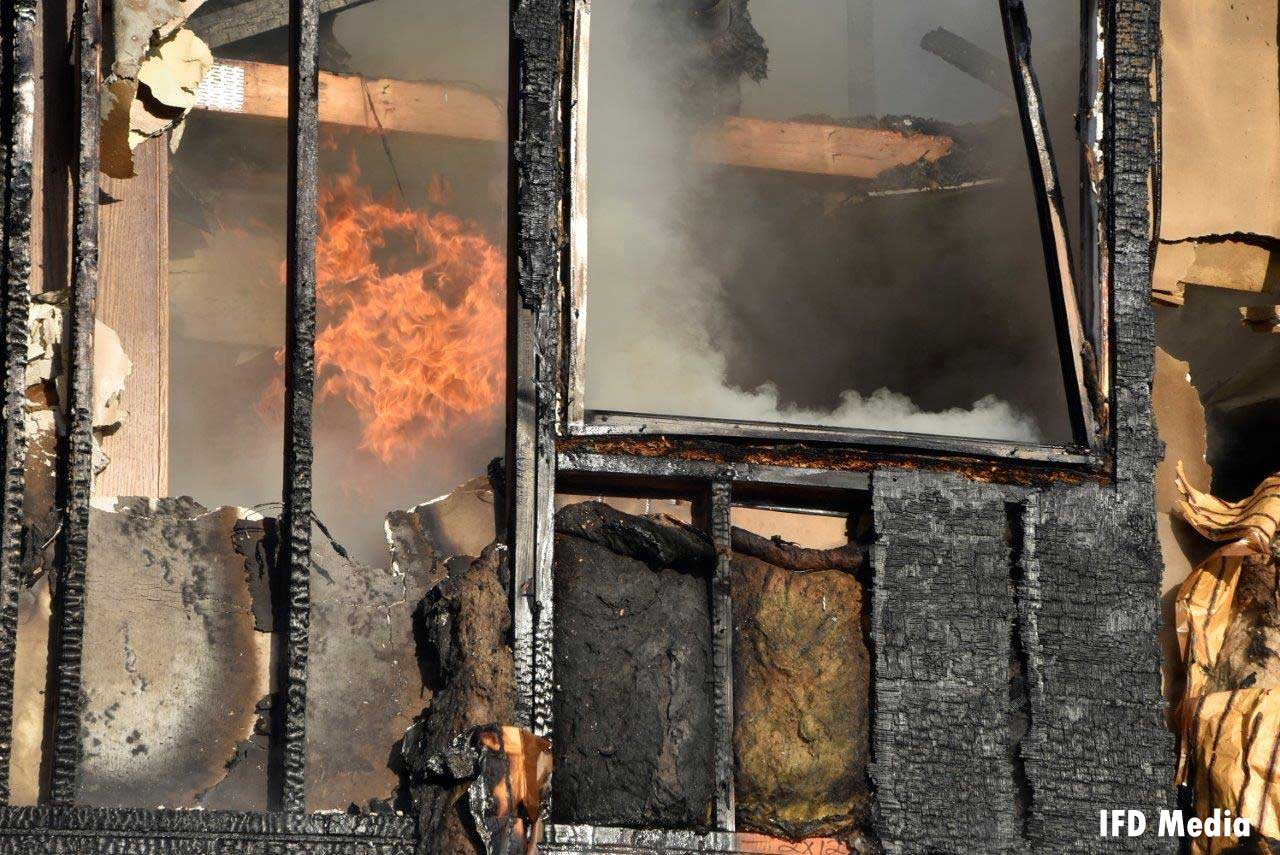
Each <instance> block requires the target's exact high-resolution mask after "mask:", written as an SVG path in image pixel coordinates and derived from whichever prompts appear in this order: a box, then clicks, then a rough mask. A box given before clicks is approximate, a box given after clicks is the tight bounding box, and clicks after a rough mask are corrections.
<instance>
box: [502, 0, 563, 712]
mask: <svg viewBox="0 0 1280 855" xmlns="http://www.w3.org/2000/svg"><path fill="white" fill-rule="evenodd" d="M563 10H564V7H563V0H512V4H511V58H510V66H511V75H512V76H511V87H510V92H511V102H510V110H509V115H508V122H509V128H508V133H509V135H510V146H509V151H510V158H511V159H510V162H509V176H510V179H509V181H510V183H509V189H508V193H509V210H510V212H511V213H510V223H511V225H510V229H511V231H510V234H509V247H510V251H509V252H508V265H509V266H508V273H507V281H508V289H507V290H508V300H509V313H510V314H509V326H510V333H511V334H510V336H509V340H510V342H511V347H512V353H511V355H510V357H509V360H508V364H509V366H510V368H511V370H509V371H508V377H509V378H510V380H509V382H510V388H509V391H508V421H509V424H510V428H509V434H508V435H509V436H510V437H511V439H510V442H511V444H512V447H511V448H510V449H509V454H508V458H509V459H510V460H511V461H512V463H511V473H510V477H509V478H508V479H507V483H508V484H509V485H510V489H509V493H508V494H509V496H510V502H511V506H510V508H509V513H510V525H508V527H507V531H508V536H509V541H508V542H509V544H510V548H511V567H512V570H511V572H512V578H513V581H514V584H513V585H512V591H513V593H512V596H513V609H514V626H515V631H514V635H515V639H514V649H515V665H516V686H517V698H516V723H517V724H519V725H520V726H521V727H526V728H528V729H530V730H532V731H533V732H534V733H536V734H538V735H539V736H550V734H551V732H552V729H553V723H552V712H551V710H552V697H551V695H552V685H553V679H552V673H553V651H552V624H553V619H554V614H553V608H552V580H551V576H552V561H553V556H552V544H553V542H554V520H553V515H554V511H555V507H554V500H555V472H556V448H555V435H556V419H557V411H556V383H557V375H558V372H559V367H560V364H561V363H560V358H559V354H560V301H559V299H558V288H559V283H560V277H561V275H562V273H563V268H562V264H563V260H564V253H563V239H564V236H565V234H566V228H565V218H566V211H565V205H564V198H565V186H564V179H565V164H564V160H563V156H564V155H563V152H564V149H565V138H564V128H565V122H564V110H565V106H566V105H565V98H566V97H567V88H566V87H565V85H564V83H565V62H566V55H567V54H566V50H567V48H566V32H565V31H566V27H565V20H566V18H565V16H564V15H563V14H562V12H563Z"/></svg>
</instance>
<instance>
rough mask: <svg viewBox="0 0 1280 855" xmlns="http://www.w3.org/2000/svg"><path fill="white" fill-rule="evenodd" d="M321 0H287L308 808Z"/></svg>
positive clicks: (299, 754) (289, 560)
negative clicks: (309, 647)
mask: <svg viewBox="0 0 1280 855" xmlns="http://www.w3.org/2000/svg"><path fill="white" fill-rule="evenodd" d="M319 32H320V8H319V0H289V184H288V187H289V200H288V257H287V259H286V268H285V269H286V282H287V288H288V293H287V297H286V300H287V304H286V314H287V318H288V330H287V334H286V339H285V422H284V431H285V437H284V441H285V446H284V447H285V453H284V518H283V525H282V526H281V529H282V537H281V556H282V559H283V562H282V563H283V566H285V567H287V568H288V633H287V638H286V653H285V656H284V657H283V659H284V661H283V663H282V666H283V671H284V673H283V674H282V675H281V681H280V684H281V686H282V687H283V690H284V711H283V715H282V716H280V717H278V718H277V721H281V722H282V724H283V732H282V733H278V734H277V738H279V739H281V740H282V742H283V747H282V754H283V776H282V780H281V781H280V782H279V804H280V807H281V808H283V809H284V810H285V811H287V812H289V813H305V812H306V716H307V652H308V646H309V638H308V636H309V624H310V612H311V516H312V514H311V470H312V460H313V457H314V449H313V446H312V438H311V413H312V397H313V391H314V387H315V332H316V230H317V227H318V215H317V211H316V187H317V178H318V164H317V149H318V137H319V119H318V107H319V75H318V66H319V44H320V42H319Z"/></svg>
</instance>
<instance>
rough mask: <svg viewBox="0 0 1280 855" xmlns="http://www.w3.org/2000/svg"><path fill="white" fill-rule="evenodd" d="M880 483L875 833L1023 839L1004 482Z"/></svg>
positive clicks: (947, 842)
mask: <svg viewBox="0 0 1280 855" xmlns="http://www.w3.org/2000/svg"><path fill="white" fill-rule="evenodd" d="M872 495H873V501H874V509H875V526H876V534H877V538H878V539H877V541H876V544H875V546H874V547H873V552H872V562H873V565H874V567H875V594H874V601H873V608H872V634H873V636H874V637H875V639H876V644H875V655H876V666H875V669H876V670H875V680H876V689H875V697H876V714H875V722H874V733H873V744H874V757H875V760H874V762H873V764H872V777H873V778H874V779H875V781H876V785H877V786H876V797H877V800H878V802H879V807H880V815H879V820H878V822H877V831H878V832H879V836H880V840H881V842H882V843H883V844H884V847H885V849H886V851H888V852H890V853H896V852H917V851H933V850H940V851H957V850H965V849H975V850H977V849H980V850H982V851H985V852H1017V851H1022V850H1024V849H1025V848H1026V846H1025V841H1023V840H1022V838H1021V835H1020V829H1019V826H1018V822H1017V821H1016V817H1015V812H1014V808H1015V800H1016V795H1015V788H1014V778H1013V774H1012V769H1011V768H1010V766H1009V763H1008V747H1009V727H1008V722H1007V718H1008V697H1009V644H1010V636H1011V628H1012V624H1013V615H1014V605H1013V598H1012V596H1011V595H1010V590H1009V584H1010V566H1011V565H1010V556H1011V552H1010V545H1009V543H1008V542H1007V540H1006V535H1007V517H1006V512H1005V495H1006V494H1005V491H1004V490H1002V489H1001V488H998V487H993V486H990V485H984V484H976V483H973V482H968V481H965V480H963V479H960V478H957V477H954V476H947V475H927V474H917V473H894V472H887V471H886V472H877V473H876V477H875V480H874V483H873V485H872ZM957 781H964V782H965V785H964V786H963V787H957V786H956V782H957ZM1091 830H1093V831H1096V829H1091Z"/></svg>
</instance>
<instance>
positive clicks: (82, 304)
mask: <svg viewBox="0 0 1280 855" xmlns="http://www.w3.org/2000/svg"><path fill="white" fill-rule="evenodd" d="M100 31H101V21H100V17H99V9H98V4H97V3H96V2H94V0H82V2H80V3H79V5H78V7H77V12H76V36H77V38H76V67H77V71H78V73H79V88H78V91H77V98H76V106H77V108H78V109H77V121H78V143H77V145H78V150H77V155H76V170H75V212H74V215H73V225H72V233H73V237H74V252H73V256H74V258H73V262H72V264H73V273H72V280H71V322H70V329H71V347H70V352H71V358H70V369H69V377H68V384H67V385H68V402H67V416H68V420H69V422H70V425H69V428H68V436H67V438H66V442H65V445H64V448H63V454H64V455H65V456H64V458H63V459H64V460H66V463H65V465H64V467H63V470H62V478H61V481H60V484H59V493H60V496H61V497H62V500H63V502H64V503H65V505H64V506H65V509H66V510H65V512H66V519H65V522H64V524H63V528H62V543H61V547H62V555H61V559H62V563H61V567H60V568H59V570H60V572H59V574H58V583H59V585H58V595H57V600H56V604H55V606H54V620H55V621H56V623H57V629H56V632H57V640H56V648H57V658H58V662H57V679H56V687H55V697H54V713H53V717H54V720H53V727H52V730H53V746H52V748H53V760H52V778H51V782H50V787H49V795H50V801H51V803H52V804H55V805H65V804H70V803H73V802H74V801H75V800H76V797H77V795H78V793H79V789H80V758H81V754H82V751H83V747H82V744H81V732H82V728H81V721H80V712H81V703H82V698H83V693H82V689H81V669H82V665H83V655H84V618H85V612H84V608H85V587H84V586H85V565H86V564H87V563H88V552H89V496H90V492H91V489H92V485H93V328H94V299H95V296H96V293H97V289H98V166H99V145H98V144H99V109H98V77H99V71H98V69H99V65H100V59H101V52H102V48H101V44H100V40H99V39H100V35H99V34H100Z"/></svg>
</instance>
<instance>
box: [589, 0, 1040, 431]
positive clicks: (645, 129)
mask: <svg viewBox="0 0 1280 855" xmlns="http://www.w3.org/2000/svg"><path fill="white" fill-rule="evenodd" d="M788 5H789V6H790V5H791V4H788ZM799 5H805V4H799ZM650 9H652V4H651V3H646V2H644V0H638V2H637V0H630V2H619V0H613V2H608V3H596V4H595V8H594V10H593V12H592V15H593V23H592V36H591V38H592V42H591V63H590V102H589V103H590V121H589V123H588V133H589V140H588V153H589V179H588V186H589V194H590V195H589V200H588V206H589V207H588V210H589V217H590V228H589V278H590V284H589V299H588V302H587V325H588V326H587V358H586V365H587V378H586V395H587V405H588V406H589V407H590V408H592V409H601V410H621V411H628V412H642V413H653V414H666V415H684V416H699V417H704V418H725V419H741V420H755V421H767V422H785V423H791V424H811V425H824V426H840V427H855V428H866V429H882V430H896V431H908V432H914V433H926V434H944V435H950V436H969V437H984V438H992V439H1009V440H1019V441H1036V440H1037V439H1038V438H1039V431H1038V429H1037V426H1036V423H1035V421H1034V420H1033V419H1032V418H1031V417H1030V416H1028V415H1027V414H1025V413H1023V412H1020V411H1018V410H1017V409H1015V408H1014V407H1012V406H1011V405H1010V404H1008V403H1007V402H1005V401H1003V400H1000V399H998V398H996V397H994V396H990V395H988V396H984V397H981V398H979V399H978V400H975V401H973V402H972V405H971V406H969V407H967V408H953V409H946V410H943V411H941V412H926V411H924V410H922V409H921V408H920V407H919V406H917V405H916V404H915V403H914V402H913V401H912V399H911V398H910V397H908V396H907V395H905V394H902V392H901V391H895V390H891V389H888V388H880V389H877V390H875V391H873V392H871V393H870V394H860V393H859V392H857V391H854V390H846V391H844V392H843V394H842V395H841V396H840V400H839V404H838V405H837V406H835V407H834V408H832V409H812V408H801V407H796V406H791V405H788V404H787V403H785V402H784V397H783V396H782V395H781V394H780V391H779V389H778V388H777V387H776V386H775V385H773V384H771V383H770V384H765V385H762V386H760V387H758V388H754V389H742V388H735V387H734V386H732V385H731V384H730V383H729V382H728V380H727V378H728V376H729V375H728V357H727V355H726V353H725V352H724V351H723V350H722V349H721V348H720V347H719V346H718V344H717V339H718V338H721V337H723V335H725V334H726V327H727V320H726V318H727V307H728V305H729V302H728V301H729V300H731V299H732V295H731V294H730V293H729V289H730V287H731V285H730V284H729V283H726V281H725V279H724V278H723V274H722V271H726V270H729V269H732V263H733V260H734V255H735V251H736V250H735V247H733V246H716V247H710V248H709V247H706V246H695V245H693V240H692V239H691V237H690V230H689V229H688V228H686V227H685V226H684V225H683V224H685V223H687V222H688V221H689V219H690V217H691V216H693V213H692V212H693V210H694V207H693V206H694V205H695V203H700V206H699V207H698V208H697V210H699V211H702V212H704V213H702V214H700V215H702V216H705V211H706V209H707V206H706V204H705V198H706V196H705V194H707V193H708V192H710V190H709V183H708V181H709V177H710V168H709V167H705V166H699V165H696V164H694V163H692V162H691V160H690V158H689V156H688V151H689V149H690V144H689V140H690V138H691V136H692V134H693V133H694V132H696V130H697V128H696V127H694V126H692V125H691V124H690V123H688V122H687V121H685V120H683V119H682V118H681V117H680V116H679V115H677V114H676V111H675V110H674V109H673V107H672V99H671V97H670V95H669V92H667V91H664V88H663V85H664V84H663V82H662V81H661V80H659V79H658V78H659V76H660V75H661V74H663V73H664V68H663V63H662V61H661V59H657V58H655V59H654V60H653V61H652V62H637V58H636V51H635V47H634V45H635V43H636V40H637V39H638V38H640V37H641V35H640V29H639V28H643V27H650V26H654V22H653V21H652V20H647V19H648V18H651V17H652V16H651V15H646V11H647V10H650ZM766 35H767V33H766ZM722 213H723V216H725V217H741V216H747V217H750V216H753V212H750V211H746V212H744V211H723V212H722ZM757 216H758V215H757ZM778 287H779V288H785V287H787V286H786V283H785V282H779V283H778ZM815 311H816V309H815ZM928 344H929V343H928V342H920V343H919V347H921V348H927V347H928ZM741 346H742V345H741V343H739V345H738V347H739V348H741ZM822 346H823V343H822V342H821V341H810V340H803V339H801V340H797V341H796V347H797V348H806V349H812V348H821V347H822ZM866 346H867V347H868V348H874V347H876V342H872V341H868V342H866ZM899 346H900V345H899Z"/></svg>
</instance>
